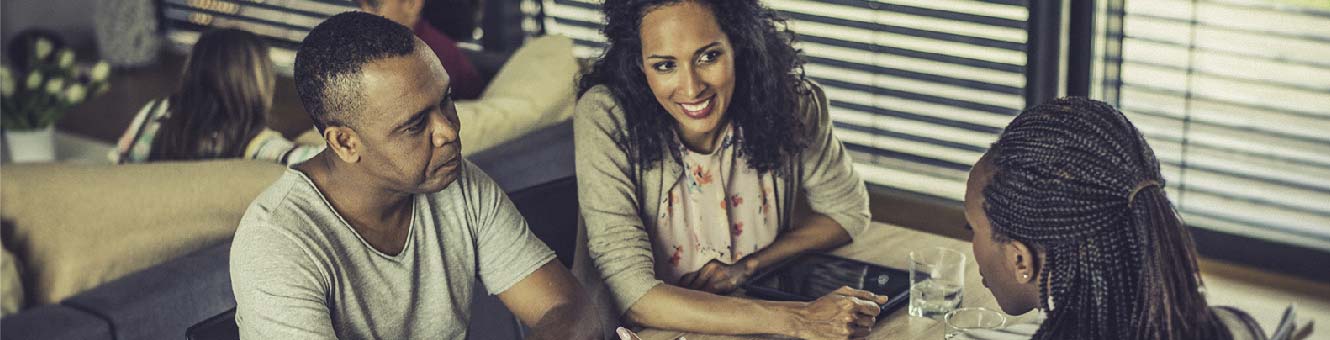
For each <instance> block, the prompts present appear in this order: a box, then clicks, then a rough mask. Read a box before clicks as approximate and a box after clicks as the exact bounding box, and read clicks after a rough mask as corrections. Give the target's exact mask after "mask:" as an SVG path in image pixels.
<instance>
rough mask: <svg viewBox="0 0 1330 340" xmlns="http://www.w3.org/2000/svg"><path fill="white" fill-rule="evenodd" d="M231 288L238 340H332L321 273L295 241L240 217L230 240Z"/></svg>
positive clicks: (331, 328) (331, 325)
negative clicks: (250, 223)
mask: <svg viewBox="0 0 1330 340" xmlns="http://www.w3.org/2000/svg"><path fill="white" fill-rule="evenodd" d="M230 270H231V288H232V291H234V292H235V299H236V324H237V326H238V327H239V328H240V338H241V339H336V338H337V336H336V335H335V334H334V331H333V324H332V318H331V317H330V316H329V314H328V305H327V301H326V294H325V292H326V287H324V285H322V284H321V282H324V279H323V278H324V277H325V276H324V275H323V273H322V272H321V271H320V270H319V267H318V266H317V265H316V264H314V262H313V261H310V259H309V257H308V256H307V254H306V253H304V252H303V251H302V247H301V246H300V244H298V243H296V242H294V241H293V239H292V238H289V237H287V235H285V234H283V233H281V232H280V231H277V230H275V229H272V228H270V227H268V226H264V225H246V224H245V223H244V222H242V224H241V226H240V227H239V228H238V229H237V230H236V236H235V241H234V242H233V243H232V244H231V259H230Z"/></svg>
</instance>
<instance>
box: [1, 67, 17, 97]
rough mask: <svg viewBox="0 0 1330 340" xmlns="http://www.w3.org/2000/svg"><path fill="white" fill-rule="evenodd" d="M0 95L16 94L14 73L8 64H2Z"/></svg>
mask: <svg viewBox="0 0 1330 340" xmlns="http://www.w3.org/2000/svg"><path fill="white" fill-rule="evenodd" d="M0 95H5V96H12V95H14V75H13V74H10V73H9V67H8V66H0Z"/></svg>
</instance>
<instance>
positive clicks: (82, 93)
mask: <svg viewBox="0 0 1330 340" xmlns="http://www.w3.org/2000/svg"><path fill="white" fill-rule="evenodd" d="M87 96H88V89H86V88H84V87H83V84H77V83H76V84H73V85H69V88H67V89H65V101H68V102H70V103H75V104H77V103H81V102H83V99H84V98H86V97H87Z"/></svg>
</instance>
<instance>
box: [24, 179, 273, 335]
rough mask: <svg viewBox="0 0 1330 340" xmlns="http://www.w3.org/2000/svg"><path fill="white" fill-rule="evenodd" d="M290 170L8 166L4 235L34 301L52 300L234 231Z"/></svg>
mask: <svg viewBox="0 0 1330 340" xmlns="http://www.w3.org/2000/svg"><path fill="white" fill-rule="evenodd" d="M283 169H284V167H283V166H281V165H278V164H275V163H270V162H262V161H252V160H211V161H197V162H165V163H152V164H132V165H111V164H106V165H94V164H88V165H77V164H14V165H5V169H4V177H0V181H2V182H0V206H3V207H4V209H3V210H0V218H3V220H4V222H5V224H6V228H11V229H12V230H5V235H6V236H8V237H9V239H6V240H5V243H6V244H8V245H10V246H12V248H11V250H13V251H14V254H15V255H16V256H17V257H18V258H19V261H20V262H22V264H24V266H23V267H24V268H25V269H26V272H25V273H24V274H26V275H25V276H24V278H23V281H24V282H23V287H24V288H25V289H27V292H26V293H25V295H26V297H27V299H28V302H29V303H30V304H33V305H42V304H50V303H54V302H57V301H60V300H63V299H64V298H66V297H69V296H72V295H74V294H77V293H79V292H82V291H84V290H87V289H89V288H92V287H95V286H97V285H99V284H101V283H103V282H106V281H109V280H113V279H116V278H119V277H122V276H124V275H126V274H128V273H132V272H135V271H139V270H142V269H144V268H148V267H149V266H152V265H155V264H158V263H162V262H164V261H166V260H170V259H173V258H176V257H179V256H180V255H182V254H186V253H189V252H192V251H196V250H199V249H201V248H203V247H205V246H208V245H213V244H217V243H219V242H222V241H224V240H227V239H230V238H231V237H232V236H233V235H234V233H235V228H236V225H238V224H239V221H240V216H241V214H243V213H244V211H245V208H246V207H248V206H249V203H250V202H251V201H253V200H254V197H256V196H258V194H259V192H261V191H262V190H263V189H264V188H266V187H267V186H268V185H269V184H271V183H272V182H273V180H275V179H276V178H277V177H278V175H280V174H281V172H282V171H283ZM219 312H220V311H219Z"/></svg>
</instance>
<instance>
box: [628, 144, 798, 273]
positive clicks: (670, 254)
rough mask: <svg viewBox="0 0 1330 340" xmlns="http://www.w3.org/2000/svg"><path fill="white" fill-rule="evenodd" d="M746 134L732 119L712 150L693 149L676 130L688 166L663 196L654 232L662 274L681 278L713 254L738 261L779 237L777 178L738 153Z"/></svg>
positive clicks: (653, 247)
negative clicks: (756, 168)
mask: <svg viewBox="0 0 1330 340" xmlns="http://www.w3.org/2000/svg"><path fill="white" fill-rule="evenodd" d="M741 136H742V133H736V132H735V131H734V128H733V127H732V126H730V125H727V126H726V127H725V131H724V132H723V133H722V135H721V136H720V146H719V147H717V148H716V150H713V151H712V152H711V153H710V154H702V153H696V152H692V151H689V150H688V148H686V147H683V143H682V142H680V141H679V140H678V138H677V136H676V138H675V141H674V142H675V145H677V146H678V150H679V154H680V156H681V157H680V158H681V160H682V161H683V166H684V169H687V170H686V171H684V173H683V175H682V177H683V178H681V179H680V180H679V181H677V182H675V184H674V187H672V188H670V189H669V191H668V194H667V195H665V196H666V199H664V200H663V201H662V202H660V209H659V211H660V214H659V216H657V219H659V221H658V223H656V230H655V232H653V233H652V235H653V236H654V237H652V239H653V240H652V249H653V250H654V252H655V258H656V277H657V278H659V279H661V280H663V281H665V282H668V283H677V282H678V281H679V277H681V276H683V275H684V274H688V273H691V272H694V271H697V270H698V269H701V268H702V266H703V265H705V264H707V262H710V261H711V260H713V259H715V260H719V261H720V262H723V263H727V264H733V263H735V262H738V261H739V260H741V259H743V257H744V256H746V255H749V254H752V253H754V252H756V251H758V250H759V249H762V248H765V247H766V246H768V245H770V244H771V243H772V242H773V241H775V239H776V235H777V232H778V230H777V229H778V228H779V224H780V222H779V217H778V216H777V215H776V211H775V210H776V209H775V208H774V207H775V205H776V202H775V200H776V197H775V195H774V194H772V190H773V188H774V186H775V179H774V178H773V177H772V175H770V174H759V173H758V172H757V171H756V170H753V168H751V167H749V166H748V162H747V159H746V157H740V156H738V152H737V150H736V149H737V147H736V145H737V144H738V143H739V142H740V141H741Z"/></svg>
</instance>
